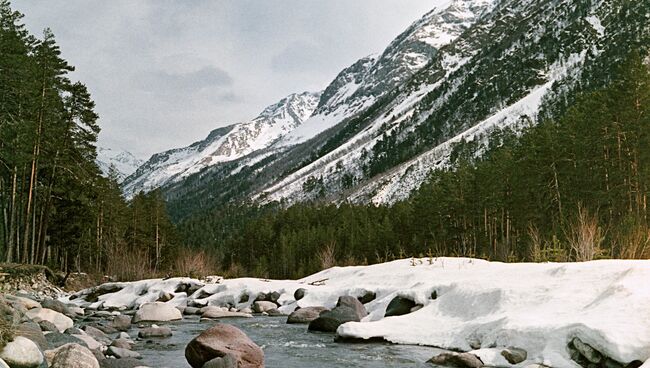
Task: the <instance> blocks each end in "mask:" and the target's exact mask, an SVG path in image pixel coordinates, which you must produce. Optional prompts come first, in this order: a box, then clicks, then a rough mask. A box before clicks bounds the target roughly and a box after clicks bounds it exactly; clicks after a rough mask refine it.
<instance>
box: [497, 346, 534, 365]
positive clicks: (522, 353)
mask: <svg viewBox="0 0 650 368" xmlns="http://www.w3.org/2000/svg"><path fill="white" fill-rule="evenodd" d="M501 355H502V356H503V357H504V358H506V360H507V361H508V363H510V364H519V363H521V362H523V361H524V360H526V359H527V358H528V352H526V350H524V349H519V348H513V347H509V348H506V349H504V350H502V351H501Z"/></svg>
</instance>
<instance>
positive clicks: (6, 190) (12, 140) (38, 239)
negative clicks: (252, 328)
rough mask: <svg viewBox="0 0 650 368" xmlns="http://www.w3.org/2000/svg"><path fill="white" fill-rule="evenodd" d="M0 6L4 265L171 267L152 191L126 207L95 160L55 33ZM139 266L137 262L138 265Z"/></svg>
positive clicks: (171, 240) (85, 101) (94, 124)
mask: <svg viewBox="0 0 650 368" xmlns="http://www.w3.org/2000/svg"><path fill="white" fill-rule="evenodd" d="M21 18H22V15H21V14H20V13H18V12H15V11H13V10H12V9H11V6H10V4H9V2H8V1H6V0H2V1H0V261H6V262H20V263H30V264H45V265H49V266H52V267H54V268H57V269H63V270H74V271H77V270H81V271H90V272H97V273H100V274H101V273H105V272H108V273H109V274H113V275H119V274H120V273H122V274H124V275H123V276H125V277H132V276H136V275H128V276H127V275H126V274H127V273H128V272H136V271H137V273H138V275H140V274H144V273H147V272H149V271H151V272H161V271H162V270H164V269H168V268H169V267H171V260H172V257H171V256H170V254H171V252H172V251H173V249H174V248H175V247H176V245H177V244H178V243H177V241H176V239H177V238H175V237H174V229H173V226H172V225H171V223H170V222H169V220H168V219H167V215H166V211H165V204H164V202H163V201H162V199H161V196H160V195H159V193H157V192H152V193H149V194H147V195H140V196H138V197H136V198H135V199H134V200H133V202H131V203H129V204H127V203H126V202H125V200H124V199H123V198H122V196H121V191H120V188H119V186H118V184H117V182H116V175H111V177H110V178H105V177H102V176H101V173H100V170H99V168H98V167H97V164H96V163H95V159H96V156H97V149H96V145H95V143H96V141H97V135H98V134H99V131H100V127H99V125H98V116H97V114H96V113H95V111H94V107H95V104H94V102H93V100H92V98H91V96H90V93H89V92H88V89H87V88H86V86H84V85H83V84H82V83H80V82H74V81H72V80H71V79H70V77H69V73H70V72H72V71H73V70H74V67H72V66H71V65H69V64H68V62H67V61H66V60H65V59H64V58H63V57H62V56H61V50H59V47H58V45H57V44H56V41H55V37H54V35H53V34H52V32H51V31H50V30H48V29H46V30H45V31H44V33H43V36H42V38H41V39H39V38H36V37H35V36H33V35H31V34H29V33H28V32H27V31H26V29H25V27H24V25H23V24H22V23H21ZM135 262H137V264H134V263H135Z"/></svg>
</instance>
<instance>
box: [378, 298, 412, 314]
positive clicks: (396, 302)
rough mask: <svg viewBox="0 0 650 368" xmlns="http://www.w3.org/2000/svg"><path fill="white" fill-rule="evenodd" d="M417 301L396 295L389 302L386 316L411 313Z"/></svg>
mask: <svg viewBox="0 0 650 368" xmlns="http://www.w3.org/2000/svg"><path fill="white" fill-rule="evenodd" d="M415 305H416V304H415V302H414V301H412V300H411V299H407V298H404V297H401V296H396V297H395V298H393V300H391V301H390V303H388V306H387V307H386V313H384V317H391V316H402V315H405V314H409V313H411V309H412V308H413V307H415Z"/></svg>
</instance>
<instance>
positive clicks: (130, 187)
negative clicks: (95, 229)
mask: <svg viewBox="0 0 650 368" xmlns="http://www.w3.org/2000/svg"><path fill="white" fill-rule="evenodd" d="M319 97H320V93H311V92H304V93H300V94H292V95H290V96H288V97H286V98H284V99H282V100H281V101H279V102H277V103H275V104H273V105H271V106H268V107H267V108H266V109H264V111H262V113H261V114H260V115H259V116H257V117H256V118H255V119H253V120H251V121H248V122H244V123H239V124H234V125H230V126H227V127H224V128H219V129H215V130H213V131H212V132H211V133H210V134H209V135H208V137H207V138H206V139H204V140H202V141H199V142H196V143H193V144H192V145H190V146H188V147H183V148H177V149H172V150H169V151H165V152H161V153H157V154H154V155H153V156H151V158H150V159H149V160H148V161H147V162H145V163H144V164H143V165H141V167H140V168H139V169H138V170H137V171H136V172H135V173H133V174H132V175H130V176H129V177H128V178H127V179H126V180H125V181H124V184H123V190H124V193H125V194H126V195H127V197H130V196H132V195H133V194H135V193H137V192H139V191H148V190H151V189H153V188H157V187H160V186H163V185H165V184H167V183H170V182H175V181H178V180H181V179H183V178H186V177H187V176H189V175H192V174H195V173H198V172H200V171H201V170H203V169H205V168H207V167H211V166H214V165H217V164H220V163H224V162H229V161H233V160H236V159H239V158H241V157H244V156H246V155H249V154H251V153H253V152H256V151H258V150H261V149H264V148H266V147H269V146H270V145H272V144H273V143H275V142H276V141H278V139H280V138H282V137H284V136H286V135H287V134H288V133H290V132H292V131H293V130H295V129H296V128H297V127H299V126H300V125H301V124H302V123H303V122H304V121H305V120H306V119H307V118H308V117H309V116H311V114H312V112H313V111H314V109H315V108H316V106H317V104H318V101H319Z"/></svg>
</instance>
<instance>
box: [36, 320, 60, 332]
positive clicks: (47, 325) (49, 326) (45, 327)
mask: <svg viewBox="0 0 650 368" xmlns="http://www.w3.org/2000/svg"><path fill="white" fill-rule="evenodd" d="M38 327H40V328H41V331H47V332H59V328H58V327H56V325H55V324H54V323H52V322H50V321H46V320H42V321H39V322H38Z"/></svg>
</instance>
